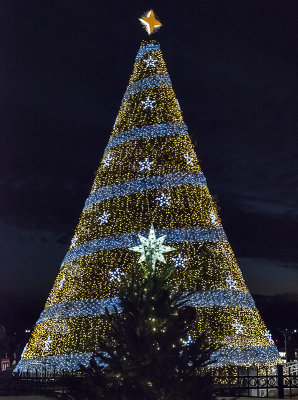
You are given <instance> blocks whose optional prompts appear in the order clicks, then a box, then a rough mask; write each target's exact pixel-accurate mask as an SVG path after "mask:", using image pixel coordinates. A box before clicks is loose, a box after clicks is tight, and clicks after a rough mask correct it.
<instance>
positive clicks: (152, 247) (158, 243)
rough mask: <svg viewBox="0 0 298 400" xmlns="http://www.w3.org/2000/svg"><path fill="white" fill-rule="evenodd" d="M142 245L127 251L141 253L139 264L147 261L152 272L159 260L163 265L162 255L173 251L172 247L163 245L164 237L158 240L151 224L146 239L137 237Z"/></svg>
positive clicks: (140, 236)
mask: <svg viewBox="0 0 298 400" xmlns="http://www.w3.org/2000/svg"><path fill="white" fill-rule="evenodd" d="M138 236H139V239H140V241H141V243H142V244H140V245H139V246H135V247H131V248H130V249H129V250H133V251H136V252H138V253H141V257H140V259H139V261H138V262H139V263H141V262H143V261H147V263H148V264H149V266H150V267H151V269H152V270H154V269H155V264H156V261H157V260H159V261H161V262H163V263H165V262H166V260H165V258H164V255H163V254H164V253H168V252H169V251H173V250H175V249H174V248H173V247H169V246H165V245H164V244H163V242H164V240H165V238H166V235H163V236H160V237H159V238H157V237H156V235H155V230H154V226H153V224H152V225H151V228H150V231H149V235H148V238H145V237H144V236H142V235H138Z"/></svg>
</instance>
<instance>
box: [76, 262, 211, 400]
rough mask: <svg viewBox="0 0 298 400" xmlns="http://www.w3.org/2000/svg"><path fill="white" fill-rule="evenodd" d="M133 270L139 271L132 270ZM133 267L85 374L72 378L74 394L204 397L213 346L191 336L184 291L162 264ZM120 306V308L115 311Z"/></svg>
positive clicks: (169, 399)
mask: <svg viewBox="0 0 298 400" xmlns="http://www.w3.org/2000/svg"><path fill="white" fill-rule="evenodd" d="M136 271H138V272H136ZM140 271H141V270H140V268H139V267H138V269H135V270H134V272H133V274H132V276H131V278H130V280H129V281H127V282H126V283H125V284H123V285H122V286H121V288H120V293H119V306H120V307H119V308H120V310H119V309H115V312H113V313H109V312H106V316H107V319H108V321H109V326H110V328H109V330H108V331H107V333H106V335H105V337H104V338H103V339H101V343H100V348H101V352H99V353H97V354H95V355H94V356H93V358H92V360H91V362H90V366H89V367H88V368H85V367H82V372H83V374H84V378H83V380H82V378H80V379H79V380H77V381H76V382H74V381H72V387H73V388H74V393H73V395H74V397H79V398H90V399H91V398H92V399H109V400H137V399H138V400H139V399H141V400H158V399H162V400H181V399H183V400H209V399H212V398H213V394H212V379H211V376H210V373H209V372H208V370H207V368H206V367H207V366H208V365H209V364H210V361H209V360H210V354H211V351H212V349H210V348H206V345H205V341H204V337H203V336H200V337H198V338H196V339H194V340H192V339H191V337H190V335H189V329H190V328H191V326H190V324H189V323H188V321H186V320H185V318H184V317H183V313H181V310H183V308H185V303H186V301H187V298H188V297H189V295H188V294H184V293H182V291H176V292H172V290H171V284H170V282H169V278H170V277H171V276H172V274H173V272H174V268H173V267H172V266H167V267H166V268H164V269H163V270H162V272H159V271H158V270H156V269H155V268H152V264H151V260H150V254H149V255H147V257H146V263H145V268H144V273H143V274H142V276H140ZM119 311H121V312H119Z"/></svg>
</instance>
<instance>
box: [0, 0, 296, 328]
mask: <svg viewBox="0 0 298 400" xmlns="http://www.w3.org/2000/svg"><path fill="white" fill-rule="evenodd" d="M150 8H153V9H154V10H155V11H156V13H157V14H158V16H159V17H160V20H161V21H162V22H163V23H164V26H163V27H162V28H161V30H160V31H159V32H158V33H157V34H155V35H154V39H156V40H158V41H159V42H160V44H161V48H162V51H163V55H164V57H165V61H166V63H167V66H168V71H169V74H170V76H171V79H172V82H173V87H174V90H175V92H176V94H177V97H178V99H179V102H180V105H181V108H182V110H183V116H184V120H185V122H186V124H187V125H188V127H189V132H190V134H191V136H192V139H193V141H194V142H196V143H197V154H198V157H199V159H200V160H201V166H202V169H203V171H204V173H205V175H206V178H207V182H208V185H209V189H210V191H211V194H213V195H217V196H218V201H219V205H220V207H221V213H220V216H221V217H222V220H223V225H224V228H225V230H226V233H227V235H228V237H229V239H230V242H231V244H232V247H233V249H234V251H235V254H236V256H237V258H238V259H239V264H240V266H241V269H242V271H243V274H244V277H245V279H246V281H247V283H248V285H249V287H250V289H251V291H252V292H253V293H260V294H276V293H294V294H296V295H298V140H297V128H298V122H297V114H298V113H297V109H298V107H297V106H298V104H297V103H298V101H297V83H298V80H297V65H298V35H297V26H298V2H297V0H284V1H282V0H279V1H276V0H249V1H247V0H220V1H219V0H193V1H188V0H185V1H174V0H172V1H166V0H163V1H159V2H158V1H150V2H149V1H142V0H139V1H117V2H116V1H113V0H109V1H103V0H102V1H93V0H43V1H41V0H36V1H35V0H18V1H17V0H7V1H4V0H2V1H0V46H1V48H0V54H1V56H0V77H1V81H0V82H1V90H0V113H1V115H0V124H1V143H0V149H1V150H0V151H1V153H2V154H1V160H0V163H1V166H0V193H1V201H0V218H1V221H0V222H1V225H0V235H1V240H0V269H1V280H0V324H1V323H2V324H8V326H9V327H13V328H14V327H15V326H23V325H26V324H28V325H30V324H31V323H34V322H35V320H36V317H37V316H38V314H39V313H40V312H41V311H42V309H43V306H44V301H45V299H46V297H47V295H48V293H49V290H50V288H51V286H52V284H53V280H54V278H55V276H56V274H57V272H58V269H59V266H60V263H61V261H62V259H63V256H64V254H65V252H66V250H67V247H68V245H69V242H70V239H71V235H72V233H73V230H74V228H75V225H76V223H77V221H78V218H79V214H80V212H81V210H82V207H83V204H84V201H85V199H86V197H87V195H88V193H89V190H90V187H91V185H92V182H93V179H94V172H95V170H96V169H97V167H98V164H99V162H100V160H101V157H102V154H103V150H104V147H105V145H106V143H107V141H108V138H109V135H110V132H111V130H112V126H113V124H114V120H115V118H116V115H117V112H118V108H119V106H120V102H121V99H122V96H123V93H124V91H125V88H126V85H127V83H128V79H129V76H130V74H131V72H132V67H133V62H134V57H135V55H136V53H137V50H138V48H139V44H140V41H141V40H142V39H144V38H146V35H147V34H146V33H145V31H144V30H143V29H142V28H141V24H140V23H139V21H138V20H137V18H138V17H139V16H141V14H142V13H143V12H144V11H146V10H148V9H150Z"/></svg>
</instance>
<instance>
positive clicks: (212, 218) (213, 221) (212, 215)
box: [210, 211, 216, 225]
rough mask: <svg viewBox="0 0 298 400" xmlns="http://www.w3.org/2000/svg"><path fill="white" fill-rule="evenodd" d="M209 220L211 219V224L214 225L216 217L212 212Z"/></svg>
mask: <svg viewBox="0 0 298 400" xmlns="http://www.w3.org/2000/svg"><path fill="white" fill-rule="evenodd" d="M210 218H211V221H212V224H213V225H216V215H215V214H214V211H211V213H210Z"/></svg>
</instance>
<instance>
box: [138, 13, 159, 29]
mask: <svg viewBox="0 0 298 400" xmlns="http://www.w3.org/2000/svg"><path fill="white" fill-rule="evenodd" d="M139 21H141V23H142V24H143V25H144V27H145V29H146V31H147V33H148V35H151V33H153V32H155V31H156V30H157V29H159V28H160V27H161V25H162V23H160V22H159V21H157V19H156V18H155V16H154V12H153V10H150V11H147V12H146V13H145V14H144V15H143V16H142V17H141V18H139Z"/></svg>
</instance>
